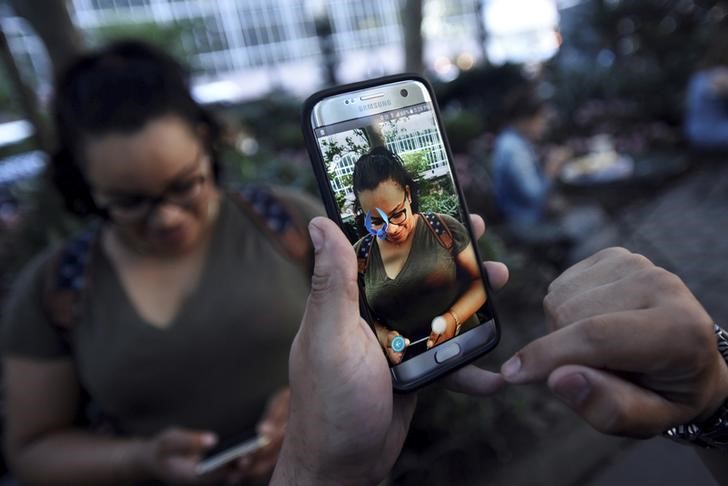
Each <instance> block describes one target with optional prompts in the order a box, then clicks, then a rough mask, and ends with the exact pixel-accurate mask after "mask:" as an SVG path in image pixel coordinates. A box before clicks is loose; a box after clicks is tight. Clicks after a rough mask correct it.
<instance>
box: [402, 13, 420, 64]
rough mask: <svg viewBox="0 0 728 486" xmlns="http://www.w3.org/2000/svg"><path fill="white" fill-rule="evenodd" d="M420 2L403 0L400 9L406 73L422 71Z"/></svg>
mask: <svg viewBox="0 0 728 486" xmlns="http://www.w3.org/2000/svg"><path fill="white" fill-rule="evenodd" d="M422 1H423V0H404V5H403V7H402V29H403V30H404V59H405V69H406V70H407V72H411V73H420V74H422V73H423V71H424V64H423V60H422V50H423V40H422Z"/></svg>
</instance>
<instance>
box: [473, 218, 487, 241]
mask: <svg viewBox="0 0 728 486" xmlns="http://www.w3.org/2000/svg"><path fill="white" fill-rule="evenodd" d="M470 225H471V226H472V227H473V233H474V234H475V239H476V240H479V239H480V237H481V236H483V235H484V234H485V221H483V218H481V217H480V216H478V215H477V214H471V215H470Z"/></svg>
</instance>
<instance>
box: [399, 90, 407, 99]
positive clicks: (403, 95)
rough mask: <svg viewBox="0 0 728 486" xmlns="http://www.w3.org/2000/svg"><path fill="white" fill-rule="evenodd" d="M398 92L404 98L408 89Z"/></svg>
mask: <svg viewBox="0 0 728 486" xmlns="http://www.w3.org/2000/svg"><path fill="white" fill-rule="evenodd" d="M399 94H401V95H402V97H403V98H406V97H407V95H408V94H409V91H407V90H406V89H403V90H401V91H400V92H399Z"/></svg>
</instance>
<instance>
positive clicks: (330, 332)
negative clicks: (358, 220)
mask: <svg viewBox="0 0 728 486" xmlns="http://www.w3.org/2000/svg"><path fill="white" fill-rule="evenodd" d="M309 233H310V234H311V241H312V242H313V245H314V249H315V253H316V262H315V265H314V271H313V277H312V278H311V293H310V295H309V298H308V303H307V305H306V313H305V315H304V318H303V321H302V323H301V327H302V328H303V327H304V326H311V329H310V331H311V332H315V333H316V336H321V337H322V338H325V340H326V342H332V343H335V342H336V336H337V335H338V334H340V333H347V332H358V328H357V329H356V330H355V329H353V326H358V325H359V290H358V287H357V281H356V275H357V267H356V255H355V254H354V249H353V247H352V246H351V243H349V241H348V240H347V239H346V237H345V236H344V234H343V233H342V232H341V230H340V229H339V227H338V226H336V224H335V223H334V222H333V221H331V220H330V219H326V218H314V219H313V220H312V221H311V223H310V224H309Z"/></svg>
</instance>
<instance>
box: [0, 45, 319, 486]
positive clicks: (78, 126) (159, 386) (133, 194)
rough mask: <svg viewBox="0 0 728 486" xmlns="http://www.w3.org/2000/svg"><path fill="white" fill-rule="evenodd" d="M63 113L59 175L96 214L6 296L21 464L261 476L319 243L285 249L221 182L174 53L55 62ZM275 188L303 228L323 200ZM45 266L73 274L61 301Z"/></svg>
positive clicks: (8, 363)
mask: <svg viewBox="0 0 728 486" xmlns="http://www.w3.org/2000/svg"><path fill="white" fill-rule="evenodd" d="M53 111H54V115H55V122H56V127H57V132H58V137H59V143H60V149H59V151H58V153H57V154H56V155H55V157H54V158H53V160H52V167H51V169H52V174H53V178H54V181H55V182H56V185H57V187H58V189H59V190H60V192H61V193H62V196H63V198H64V200H65V202H66V205H67V206H68V208H69V209H70V210H72V211H73V212H74V213H76V214H79V215H85V216H91V217H92V219H93V220H94V221H95V222H96V223H95V225H94V228H96V229H95V230H92V231H91V233H90V235H91V236H89V237H88V238H86V239H81V240H78V241H79V245H81V247H84V246H83V245H86V246H85V248H86V250H84V251H83V252H81V255H82V258H76V260H73V259H71V260H69V259H68V258H66V257H67V255H66V254H65V253H64V254H63V255H66V256H63V255H62V258H65V259H64V260H63V262H64V264H63V265H61V267H60V268H59V269H58V272H56V270H55V266H56V262H57V258H56V257H57V255H58V251H57V250H58V249H57V248H54V249H51V250H49V251H46V252H45V253H44V254H42V255H41V256H39V257H38V258H37V259H36V260H35V261H33V262H32V263H31V264H30V265H29V266H28V267H27V268H26V269H25V271H24V272H23V273H22V275H21V276H20V278H19V279H18V282H17V284H16V285H15V287H14V289H13V293H12V296H11V297H10V299H9V302H8V305H7V306H6V307H5V308H4V309H3V340H2V343H3V368H4V385H5V389H4V394H5V406H6V410H5V413H6V417H5V434H6V437H5V444H6V453H7V459H8V462H9V465H10V467H11V469H12V471H13V473H14V474H15V475H16V476H17V478H18V479H20V480H21V481H22V482H23V483H29V484H53V483H64V484H106V483H111V482H115V483H124V484H132V483H133V484H138V483H146V482H156V481H163V482H170V483H175V484H176V483H185V484H187V483H195V482H198V481H199V482H210V481H215V480H218V479H219V480H223V479H225V480H230V479H241V478H243V477H244V478H246V479H251V478H256V477H259V478H264V477H265V476H266V475H268V474H269V473H270V471H271V470H272V467H273V465H274V464H275V461H276V458H277V454H278V450H279V447H280V443H281V440H282V436H283V430H284V428H285V423H286V419H287V414H288V392H287V388H286V383H287V373H288V350H289V348H290V344H291V341H292V339H293V337H294V335H295V333H296V331H297V329H298V324H299V322H300V319H301V316H302V314H303V309H304V305H305V300H306V297H307V295H308V289H309V282H310V277H309V271H310V262H311V261H312V254H311V253H310V252H309V253H308V254H305V253H306V252H305V250H306V248H305V245H304V248H303V250H304V252H303V253H304V254H303V258H302V259H300V260H296V259H294V258H290V257H288V256H287V255H286V254H284V252H282V251H280V249H279V248H278V246H279V245H277V241H276V240H275V238H274V237H273V236H271V235H270V234H267V233H266V231H265V230H264V228H263V227H262V226H261V224H259V223H258V222H256V221H254V217H253V215H251V214H249V213H246V212H245V211H244V210H243V208H242V207H241V206H240V205H239V204H238V202H237V200H236V199H235V198H236V194H233V193H231V192H227V191H224V190H223V189H222V188H221V187H220V186H219V185H218V179H219V166H218V161H217V148H218V144H219V141H220V129H219V127H218V125H217V124H216V123H215V121H214V120H213V119H212V118H211V116H210V115H209V114H208V113H207V112H206V111H205V110H204V109H202V108H201V107H200V106H199V105H198V104H197V103H196V102H195V101H194V100H193V99H192V97H191V95H190V90H189V85H188V81H187V76H186V74H185V72H184V70H183V68H182V67H181V66H180V65H179V64H177V63H176V62H175V61H174V60H172V59H171V58H169V57H168V56H166V55H165V54H162V53H160V52H158V51H156V50H154V49H152V48H150V47H148V46H145V45H143V44H139V43H133V42H124V43H119V44H116V45H112V46H110V47H107V48H106V49H103V50H100V51H98V52H94V53H90V54H87V55H85V56H83V57H81V58H80V59H78V60H77V61H76V62H74V63H73V65H71V66H70V67H69V68H68V69H67V70H66V71H65V72H64V73H63V74H62V75H61V76H60V77H59V78H58V83H57V87H56V91H55V100H54V106H53ZM276 198H277V199H278V200H279V201H280V203H281V204H282V205H283V206H285V207H286V209H287V211H288V213H289V214H290V216H291V218H292V219H294V220H295V222H296V224H298V225H299V226H302V227H303V229H304V230H305V224H306V222H307V221H308V220H309V219H310V217H312V216H313V215H315V214H320V213H321V209H320V207H319V205H318V203H316V202H314V201H312V200H311V199H309V198H307V197H304V196H302V195H296V194H290V193H282V192H280V193H276ZM71 250H73V248H71ZM73 251H75V250H73ZM79 266H80V268H82V269H83V271H82V272H80V273H79V272H78V268H79ZM74 272H75V273H74ZM49 279H51V280H55V279H59V280H60V281H61V282H66V281H69V282H70V283H69V285H67V286H66V287H64V289H65V290H66V291H67V292H66V294H60V293H58V292H56V288H55V287H53V292H52V293H53V295H51V297H54V298H55V297H58V298H60V300H58V299H56V300H51V299H50V298H48V296H47V295H46V290H47V288H48V287H47V285H46V281H47V280H49ZM79 282H80V283H79ZM80 288H82V290H79V289H80ZM59 292H60V291H59ZM63 298H66V300H68V298H71V299H76V301H75V302H74V304H75V305H74V307H72V309H73V311H74V312H73V315H72V316H71V317H70V318H68V316H66V319H65V320H64V319H63V316H59V315H58V312H57V307H54V306H53V305H46V303H47V301H48V302H50V303H51V304H52V303H54V302H55V303H58V302H60V304H63V303H64V302H63ZM62 307H63V306H62ZM66 308H67V306H66ZM57 322H62V323H64V325H63V326H59V325H56V324H57ZM92 425H93V427H92ZM256 434H260V435H263V436H265V438H266V439H267V442H268V443H269V444H268V445H267V446H264V447H263V448H262V449H260V450H259V451H258V452H256V453H254V454H252V455H248V456H245V457H244V458H242V459H241V460H239V461H238V462H236V463H234V464H231V465H228V466H227V467H226V468H223V469H221V470H219V471H216V472H214V473H211V475H203V476H200V475H198V474H197V472H196V465H197V464H198V462H199V460H200V459H201V457H202V456H203V455H204V454H205V452H206V451H208V450H209V449H210V448H211V447H212V446H213V445H214V444H215V443H216V442H219V441H221V440H224V439H226V438H228V437H229V436H237V435H239V436H241V440H242V439H249V438H252V437H254V436H255V435H256Z"/></svg>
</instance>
